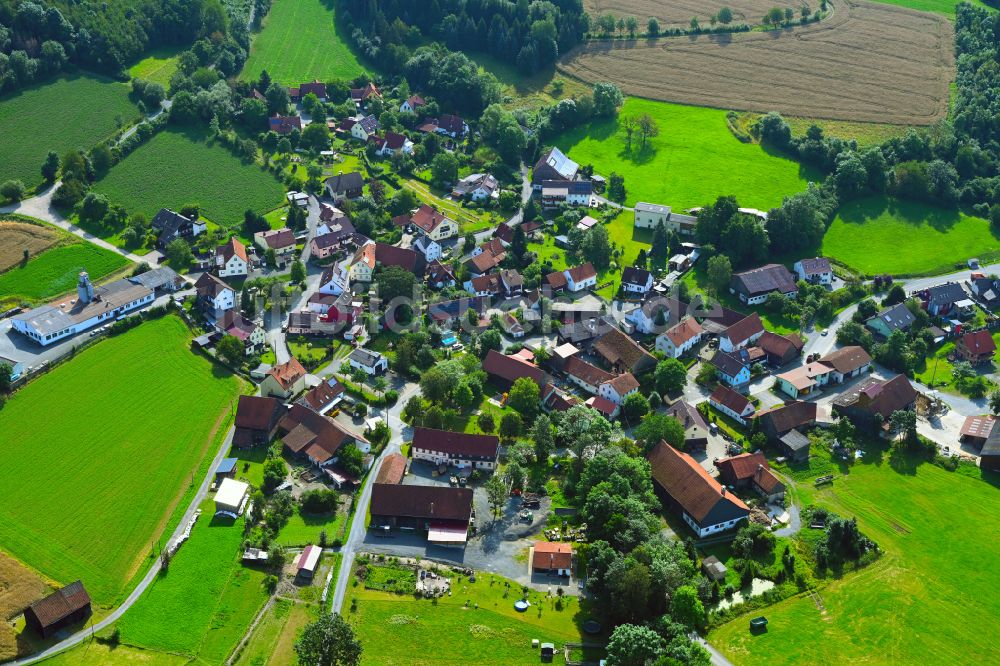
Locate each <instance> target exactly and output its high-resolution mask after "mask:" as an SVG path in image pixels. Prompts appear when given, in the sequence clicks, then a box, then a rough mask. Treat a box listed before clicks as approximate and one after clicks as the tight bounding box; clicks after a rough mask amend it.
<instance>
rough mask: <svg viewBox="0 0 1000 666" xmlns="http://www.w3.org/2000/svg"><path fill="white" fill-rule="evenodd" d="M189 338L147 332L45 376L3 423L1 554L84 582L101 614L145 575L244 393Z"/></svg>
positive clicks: (14, 402)
mask: <svg viewBox="0 0 1000 666" xmlns="http://www.w3.org/2000/svg"><path fill="white" fill-rule="evenodd" d="M189 339H190V335H189V332H188V330H187V327H186V326H185V325H184V324H183V322H181V321H180V320H179V319H177V318H176V317H172V316H168V317H164V318H162V319H157V320H152V321H149V322H146V323H144V324H142V325H141V326H139V327H138V328H137V329H135V330H132V331H130V332H128V333H125V334H123V335H121V336H118V337H115V338H111V339H109V340H106V341H103V342H100V343H98V344H97V345H96V346H95V347H93V348H92V349H88V350H86V351H84V352H83V353H81V354H80V355H79V356H78V357H77V358H74V359H72V360H71V361H69V362H67V364H66V365H63V366H60V367H58V368H56V369H55V370H53V371H52V372H50V373H49V374H47V375H45V376H43V377H39V378H38V379H36V380H35V381H33V382H32V383H30V384H29V385H27V386H26V387H25V388H23V389H21V390H20V391H18V392H17V393H16V394H15V395H14V396H13V397H12V398H11V399H10V400H9V401H8V403H7V404H6V406H5V407H4V409H3V411H2V412H0V447H2V453H3V455H4V465H3V466H2V467H0V484H2V485H3V487H4V494H3V498H2V502H0V543H2V544H3V547H4V549H5V550H7V551H8V552H10V553H11V554H12V555H14V556H15V557H17V558H18V559H20V560H22V561H23V562H25V563H27V564H29V565H30V566H32V567H33V568H35V569H37V570H38V571H40V572H41V573H43V574H44V575H46V576H49V577H51V578H53V579H55V580H57V581H59V582H62V583H67V582H70V581H72V580H75V579H76V578H82V579H83V580H84V584H85V585H86V586H87V588H88V590H89V591H90V594H91V597H92V598H93V599H94V602H95V604H97V605H108V604H111V603H113V602H114V601H116V600H117V599H118V598H120V595H121V594H122V593H123V591H124V588H125V586H126V584H127V583H128V582H129V581H130V580H131V579H132V578H133V577H134V575H135V574H136V573H138V571H139V568H140V567H141V566H142V563H143V562H144V561H145V560H146V559H147V558H148V556H149V554H150V549H151V547H152V546H154V545H155V542H156V539H157V538H158V537H159V532H158V530H157V529H156V526H159V525H162V524H163V522H164V521H165V520H168V518H166V517H167V516H169V515H170V514H171V512H172V508H173V507H175V506H176V504H177V502H178V501H179V500H180V498H181V497H183V496H184V494H185V492H186V490H187V488H188V487H189V485H190V483H191V482H192V481H193V475H194V474H195V473H196V472H195V470H197V469H198V468H199V466H200V465H201V464H202V463H203V460H204V457H205V453H206V449H207V447H208V445H209V442H210V440H211V437H210V432H211V428H212V426H213V424H215V423H216V421H217V420H218V418H219V415H220V414H221V413H223V412H225V411H226V410H228V409H229V408H230V407H231V405H232V403H233V400H234V399H235V397H236V395H237V394H238V393H239V391H240V388H241V384H240V382H239V381H238V380H237V379H235V378H233V377H231V376H219V377H213V366H211V364H209V363H208V362H207V361H205V360H204V359H201V358H199V357H197V356H195V355H194V354H192V353H191V352H190V350H189V348H188V340H189ZM112 374H113V379H112ZM167 433H169V437H167V436H166V434H167ZM40 463H44V464H40ZM55 489H58V492H54V490H55ZM112 537H113V538H112Z"/></svg>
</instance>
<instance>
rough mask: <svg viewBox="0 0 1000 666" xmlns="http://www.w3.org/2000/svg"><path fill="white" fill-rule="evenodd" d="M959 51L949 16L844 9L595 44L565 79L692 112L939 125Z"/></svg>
mask: <svg viewBox="0 0 1000 666" xmlns="http://www.w3.org/2000/svg"><path fill="white" fill-rule="evenodd" d="M952 43H953V30H952V25H951V23H950V22H949V21H948V20H947V19H946V18H944V17H943V16H939V15H936V14H928V13H924V12H918V11H914V10H911V9H906V8H903V7H897V6H895V5H885V4H877V3H871V2H863V1H861V0H837V1H836V3H835V11H834V12H833V15H832V16H830V17H829V18H828V19H826V20H824V21H821V22H820V23H814V24H812V25H809V26H805V27H800V28H790V29H787V30H781V31H772V32H751V33H739V34H733V35H699V36H696V37H673V38H663V39H659V40H636V41H627V42H626V41H619V42H608V41H594V42H589V43H587V44H584V45H582V46H580V47H577V48H576V49H574V50H573V51H571V52H570V53H569V54H567V56H566V58H565V59H564V60H563V62H561V63H560V65H559V69H560V70H561V71H562V72H563V73H565V74H567V75H569V76H573V77H575V78H578V79H580V80H583V81H587V82H594V81H614V82H615V83H617V84H618V85H620V86H621V87H622V89H623V90H625V92H627V93H629V94H631V95H636V96H639V97H648V98H651V99H660V100H667V101H671V102H680V103H683V104H695V105H699V106H712V107H716V108H722V109H741V110H748V111H761V112H766V111H780V112H781V113H785V114H789V115H796V116H804V117H808V118H828V119H833V120H856V121H866V122H880V123H891V124H897V125H929V124H932V123H934V122H936V121H938V120H941V119H942V118H944V117H945V114H946V111H947V101H948V86H949V84H950V83H951V80H952V78H953V76H954V56H953V54H952Z"/></svg>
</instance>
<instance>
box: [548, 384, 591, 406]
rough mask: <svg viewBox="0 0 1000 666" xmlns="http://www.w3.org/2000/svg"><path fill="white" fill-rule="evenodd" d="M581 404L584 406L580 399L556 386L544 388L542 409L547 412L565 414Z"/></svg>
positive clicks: (550, 385) (549, 385) (551, 385)
mask: <svg viewBox="0 0 1000 666" xmlns="http://www.w3.org/2000/svg"><path fill="white" fill-rule="evenodd" d="M579 404H582V403H581V401H580V399H579V398H577V397H576V396H575V395H572V394H570V393H567V392H566V391H564V390H562V389H561V388H559V387H558V386H556V385H555V384H546V385H545V387H544V388H542V409H544V410H545V411H547V412H565V411H566V410H568V409H569V408H571V407H575V406H576V405H579Z"/></svg>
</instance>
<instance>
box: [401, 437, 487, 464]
mask: <svg viewBox="0 0 1000 666" xmlns="http://www.w3.org/2000/svg"><path fill="white" fill-rule="evenodd" d="M499 448H500V439H499V438H497V437H496V436H495V435H471V434H467V433H462V432H448V431H446V430H434V429H432V428H414V429H413V445H412V448H411V455H412V456H413V459H414V460H424V461H426V462H429V463H432V464H435V465H452V466H454V467H457V468H459V469H465V468H471V469H490V470H491V469H495V468H496V464H497V452H498V450H499Z"/></svg>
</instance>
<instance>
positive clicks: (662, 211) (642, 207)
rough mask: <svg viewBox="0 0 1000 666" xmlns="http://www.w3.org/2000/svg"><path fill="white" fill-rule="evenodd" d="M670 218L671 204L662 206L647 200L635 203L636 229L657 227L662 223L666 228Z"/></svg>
mask: <svg viewBox="0 0 1000 666" xmlns="http://www.w3.org/2000/svg"><path fill="white" fill-rule="evenodd" d="M669 220H670V206H661V205H659V204H651V203H646V202H645V201H640V202H638V203H636V205H635V221H634V225H635V228H636V229H655V228H656V227H658V226H659V225H660V224H661V223H662V224H663V227H664V228H665V229H666V228H667V223H668V221H669Z"/></svg>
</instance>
